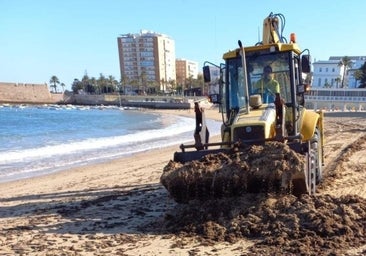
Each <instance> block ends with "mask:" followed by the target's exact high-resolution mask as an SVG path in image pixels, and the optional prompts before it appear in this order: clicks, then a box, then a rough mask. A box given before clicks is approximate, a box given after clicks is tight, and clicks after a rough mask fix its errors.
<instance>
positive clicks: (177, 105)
mask: <svg viewBox="0 0 366 256" xmlns="http://www.w3.org/2000/svg"><path fill="white" fill-rule="evenodd" d="M205 99H206V98H205V97H182V96H155V95H154V96H151V95H143V96H142V95H136V96H130V95H119V94H117V93H115V94H101V95H91V94H73V93H72V92H65V93H52V92H50V89H49V87H48V85H47V84H26V83H3V82H0V104H4V103H9V104H74V105H116V106H120V107H137V108H152V109H190V108H193V105H194V101H197V100H205Z"/></svg>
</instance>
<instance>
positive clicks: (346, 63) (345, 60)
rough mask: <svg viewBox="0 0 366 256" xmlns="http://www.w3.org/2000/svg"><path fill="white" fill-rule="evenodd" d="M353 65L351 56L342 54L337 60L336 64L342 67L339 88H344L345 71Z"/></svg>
mask: <svg viewBox="0 0 366 256" xmlns="http://www.w3.org/2000/svg"><path fill="white" fill-rule="evenodd" d="M352 65H353V62H352V60H351V58H349V57H347V56H344V57H343V58H342V59H341V60H340V61H339V62H338V66H339V67H343V76H342V83H341V88H344V86H345V84H344V79H345V76H346V72H347V70H348V69H349V68H351V67H352Z"/></svg>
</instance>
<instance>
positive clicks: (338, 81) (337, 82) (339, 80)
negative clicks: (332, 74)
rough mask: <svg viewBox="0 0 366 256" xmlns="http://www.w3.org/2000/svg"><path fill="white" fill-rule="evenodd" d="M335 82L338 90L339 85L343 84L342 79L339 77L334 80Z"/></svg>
mask: <svg viewBox="0 0 366 256" xmlns="http://www.w3.org/2000/svg"><path fill="white" fill-rule="evenodd" d="M334 81H335V82H336V88H338V85H339V83H340V82H341V78H340V77H337V78H336V79H334Z"/></svg>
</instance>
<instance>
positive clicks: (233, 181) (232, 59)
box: [161, 13, 324, 202]
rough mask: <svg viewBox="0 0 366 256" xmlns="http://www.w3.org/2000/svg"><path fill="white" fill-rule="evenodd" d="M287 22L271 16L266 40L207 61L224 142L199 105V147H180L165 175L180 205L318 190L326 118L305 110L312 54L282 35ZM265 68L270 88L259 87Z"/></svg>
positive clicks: (266, 21)
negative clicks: (214, 135)
mask: <svg viewBox="0 0 366 256" xmlns="http://www.w3.org/2000/svg"><path fill="white" fill-rule="evenodd" d="M283 21H284V16H283V15H282V14H273V13H271V14H270V15H269V16H268V17H266V18H265V19H264V22H263V37H262V41H260V42H258V43H256V44H255V45H253V46H246V47H245V46H243V45H242V43H241V41H240V40H239V41H238V47H237V48H236V49H234V50H231V51H228V52H226V53H224V54H223V60H224V63H222V64H220V65H215V64H213V63H211V62H205V63H204V67H203V77H204V81H205V83H206V85H207V86H208V88H209V99H210V101H211V102H212V103H214V104H218V106H219V109H220V110H219V111H220V112H221V113H222V119H223V122H222V127H221V141H220V142H216V143H210V142H209V138H208V135H209V133H208V128H207V127H206V126H205V123H206V122H205V121H204V109H202V108H200V107H199V105H198V103H196V105H195V112H196V129H195V132H194V141H195V143H194V144H187V145H184V144H183V145H181V146H180V151H178V152H175V154H174V160H172V161H171V162H170V163H169V164H168V165H167V166H166V167H165V169H164V172H163V174H162V176H161V182H162V184H163V185H164V186H165V187H166V189H167V190H168V191H169V192H170V194H171V195H172V196H173V197H174V199H175V200H176V201H177V202H187V201H189V200H192V199H205V198H209V197H212V196H213V197H218V196H236V195H240V194H242V193H252V192H265V191H269V190H270V191H286V192H287V193H288V192H290V193H292V194H294V195H297V196H300V195H301V194H305V193H306V194H314V193H315V192H316V185H317V184H318V183H319V182H320V181H321V179H322V167H323V144H324V132H323V119H324V115H323V113H322V112H321V111H315V110H308V109H306V108H305V106H304V105H305V102H304V94H305V93H306V92H307V91H308V90H309V88H310V82H311V67H310V66H311V63H310V52H309V50H307V49H306V50H304V51H301V50H300V48H299V46H298V44H297V42H296V35H295V34H294V33H292V34H291V35H290V39H289V41H287V39H286V38H284V37H283V35H282V31H283V27H284V22H283ZM266 69H267V70H266ZM264 71H265V72H267V73H271V74H270V75H271V77H270V78H268V79H269V80H273V81H272V82H271V83H272V86H268V85H267V86H266V82H261V80H262V79H264V78H263V77H264V76H266V75H267V74H264ZM215 73H216V74H219V75H215ZM267 82H268V81H267ZM259 151H261V154H257V153H258V152H259ZM259 158H260V159H261V160H259ZM262 169H265V170H266V171H265V174H263V170H262ZM244 181H245V182H244ZM218 186H219V188H218Z"/></svg>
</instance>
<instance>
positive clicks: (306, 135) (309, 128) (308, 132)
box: [300, 109, 323, 141]
mask: <svg viewBox="0 0 366 256" xmlns="http://www.w3.org/2000/svg"><path fill="white" fill-rule="evenodd" d="M320 121H322V119H320V115H319V113H317V112H314V111H312V110H307V109H305V110H304V111H303V114H302V118H301V122H300V133H301V135H302V140H303V141H309V140H310V139H311V138H312V137H313V135H314V132H315V129H316V127H317V126H318V128H319V129H320V130H321V131H320V132H322V130H323V127H322V125H320V127H319V125H318V124H321V123H322V122H320Z"/></svg>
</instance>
